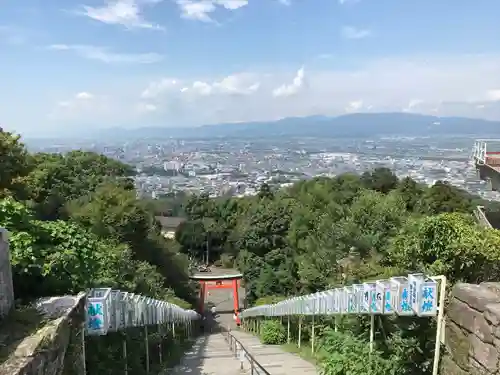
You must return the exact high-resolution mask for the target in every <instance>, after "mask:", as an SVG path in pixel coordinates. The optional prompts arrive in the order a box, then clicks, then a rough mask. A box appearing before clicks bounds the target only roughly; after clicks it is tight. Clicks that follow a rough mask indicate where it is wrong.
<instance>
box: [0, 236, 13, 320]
mask: <svg viewBox="0 0 500 375" xmlns="http://www.w3.org/2000/svg"><path fill="white" fill-rule="evenodd" d="M8 236H9V233H8V232H7V230H5V229H4V228H0V319H1V318H2V317H4V316H5V315H7V314H8V313H9V311H10V309H11V308H12V305H13V303H14V287H13V285H12V269H11V266H10V252H9V238H8Z"/></svg>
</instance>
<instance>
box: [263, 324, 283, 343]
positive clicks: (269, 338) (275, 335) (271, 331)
mask: <svg viewBox="0 0 500 375" xmlns="http://www.w3.org/2000/svg"><path fill="white" fill-rule="evenodd" d="M260 334H261V339H262V343H263V344H268V345H282V344H284V343H286V331H285V327H283V325H282V324H281V323H280V322H279V321H277V320H267V321H265V322H263V323H262V326H261V333H260Z"/></svg>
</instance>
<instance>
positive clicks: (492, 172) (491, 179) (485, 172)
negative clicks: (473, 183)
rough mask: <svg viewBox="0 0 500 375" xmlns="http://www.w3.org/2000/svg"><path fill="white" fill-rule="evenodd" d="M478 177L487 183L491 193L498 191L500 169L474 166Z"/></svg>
mask: <svg viewBox="0 0 500 375" xmlns="http://www.w3.org/2000/svg"><path fill="white" fill-rule="evenodd" d="M476 169H477V173H478V177H479V179H481V180H484V181H488V183H489V188H490V189H491V190H493V191H500V169H498V170H497V169H494V168H492V167H490V166H489V165H476Z"/></svg>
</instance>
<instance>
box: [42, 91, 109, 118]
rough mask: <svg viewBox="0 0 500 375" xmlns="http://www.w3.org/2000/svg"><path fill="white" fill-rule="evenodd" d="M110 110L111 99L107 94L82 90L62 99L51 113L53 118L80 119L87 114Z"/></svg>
mask: <svg viewBox="0 0 500 375" xmlns="http://www.w3.org/2000/svg"><path fill="white" fill-rule="evenodd" d="M106 112H109V101H108V100H107V98H106V97H105V96H102V95H95V94H93V93H90V92H88V91H81V92H78V93H76V94H74V95H73V96H71V97H70V98H68V99H64V100H60V101H58V102H57V103H56V105H55V107H54V108H53V109H52V111H51V112H50V113H49V118H50V119H51V120H65V121H71V120H74V119H78V120H80V119H81V118H82V116H83V117H85V116H89V115H90V116H93V115H96V114H100V115H102V114H104V113H106Z"/></svg>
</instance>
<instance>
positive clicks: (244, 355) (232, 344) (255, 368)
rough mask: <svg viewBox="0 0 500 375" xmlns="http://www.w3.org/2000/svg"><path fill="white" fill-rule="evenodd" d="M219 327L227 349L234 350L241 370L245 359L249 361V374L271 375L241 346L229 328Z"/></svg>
mask: <svg viewBox="0 0 500 375" xmlns="http://www.w3.org/2000/svg"><path fill="white" fill-rule="evenodd" d="M221 328H222V332H223V335H224V338H225V339H226V341H227V343H228V344H229V349H231V351H232V352H234V357H235V358H239V360H240V363H241V370H243V363H244V362H245V360H247V361H248V362H249V363H250V375H271V374H270V373H269V372H268V371H267V370H266V369H265V368H264V367H262V365H261V364H260V363H259V362H257V360H256V359H255V358H254V356H253V355H252V354H250V352H249V351H248V350H247V349H246V348H245V347H244V346H243V344H242V343H241V341H240V340H238V339H237V338H236V337H234V336H233V334H232V333H231V330H230V329H228V328H225V327H221Z"/></svg>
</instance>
